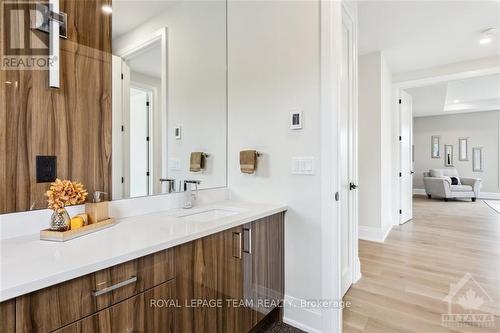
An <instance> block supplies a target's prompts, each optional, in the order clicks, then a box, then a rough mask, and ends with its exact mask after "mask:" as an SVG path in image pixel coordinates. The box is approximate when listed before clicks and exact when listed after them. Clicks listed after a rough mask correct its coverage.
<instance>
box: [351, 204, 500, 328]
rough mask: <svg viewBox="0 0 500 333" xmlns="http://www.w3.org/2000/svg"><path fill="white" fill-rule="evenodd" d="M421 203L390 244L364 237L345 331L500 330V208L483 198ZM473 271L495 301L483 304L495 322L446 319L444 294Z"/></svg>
mask: <svg viewBox="0 0 500 333" xmlns="http://www.w3.org/2000/svg"><path fill="white" fill-rule="evenodd" d="M413 209H414V218H413V220H412V221H410V222H408V223H406V224H404V225H402V226H397V227H394V228H393V230H392V231H391V232H390V234H389V236H388V237H387V239H386V241H385V243H375V242H368V241H360V242H359V256H360V260H361V271H362V275H363V276H362V278H361V280H360V281H358V282H357V283H356V284H354V285H353V286H352V287H351V288H350V289H349V291H348V292H347V294H346V296H345V300H349V301H351V303H352V306H351V307H350V308H349V309H345V310H344V332H346V333H355V332H381V333H392V332H418V333H433V332H484V333H486V332H497V333H498V332H500V214H498V213H496V212H495V211H494V210H493V209H491V208H490V207H488V206H487V205H486V204H485V203H484V202H483V201H478V202H475V203H472V202H470V201H469V202H466V201H450V202H443V201H438V200H428V199H427V198H423V197H422V198H415V199H414V206H413ZM466 273H470V274H471V275H472V277H473V278H474V279H475V280H476V281H477V282H478V283H479V284H480V285H481V287H482V288H484V290H485V291H486V292H487V293H488V295H489V296H490V297H491V298H492V299H493V301H488V302H487V303H485V304H484V305H483V306H482V307H481V308H480V309H481V310H485V309H486V310H487V311H489V313H493V314H494V315H495V317H494V319H495V327H493V328H478V327H472V328H470V327H469V328H449V327H444V326H443V325H442V324H441V323H442V317H441V314H446V313H447V311H448V304H447V303H446V302H444V301H443V298H444V297H445V296H446V295H447V294H448V293H449V291H450V284H451V283H457V282H458V281H459V280H460V279H461V278H462V277H463V276H464V274H466ZM462 292H463V291H462ZM455 304H456V302H455ZM456 306H458V305H456ZM462 311H463V309H462ZM484 312H486V311H483V313H484ZM453 313H455V312H453ZM460 313H462V312H460Z"/></svg>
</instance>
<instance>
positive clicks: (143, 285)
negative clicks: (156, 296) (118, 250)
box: [16, 250, 174, 332]
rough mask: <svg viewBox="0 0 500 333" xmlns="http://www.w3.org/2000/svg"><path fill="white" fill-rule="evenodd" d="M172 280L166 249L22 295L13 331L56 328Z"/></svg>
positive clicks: (170, 262)
mask: <svg viewBox="0 0 500 333" xmlns="http://www.w3.org/2000/svg"><path fill="white" fill-rule="evenodd" d="M173 277H174V259H173V250H165V251H160V252H157V253H154V254H151V255H148V256H146V257H141V258H138V259H134V260H131V261H128V262H125V263H123V264H120V265H116V266H113V267H110V268H107V269H104V270H101V271H98V272H95V273H92V274H88V275H85V276H82V277H79V278H76V279H73V280H70V281H67V282H63V283H61V284H58V285H55V286H52V287H48V288H45V289H42V290H39V291H36V292H33V293H30V294H27V295H23V296H21V297H18V298H17V300H16V331H17V332H48V331H52V330H55V329H58V328H60V327H62V326H64V325H67V324H69V323H72V322H74V321H77V320H79V319H81V318H83V317H85V316H88V315H91V314H93V313H95V312H97V311H99V310H102V309H104V308H106V307H109V306H111V305H113V304H115V303H118V302H120V301H122V300H124V299H126V298H129V297H131V296H134V295H137V294H139V293H141V292H143V291H144V290H146V289H149V288H152V287H154V286H156V285H159V284H161V283H163V282H166V281H168V280H170V279H172V278H173Z"/></svg>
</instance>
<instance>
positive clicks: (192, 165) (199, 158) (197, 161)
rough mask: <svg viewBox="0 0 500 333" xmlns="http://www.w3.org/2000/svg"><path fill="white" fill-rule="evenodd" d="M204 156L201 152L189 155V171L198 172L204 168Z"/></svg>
mask: <svg viewBox="0 0 500 333" xmlns="http://www.w3.org/2000/svg"><path fill="white" fill-rule="evenodd" d="M204 158H205V157H204V156H203V152H201V151H194V152H192V153H191V158H190V160H189V171H191V172H198V171H201V170H202V169H203V168H204V167H205V166H204V163H203V162H204Z"/></svg>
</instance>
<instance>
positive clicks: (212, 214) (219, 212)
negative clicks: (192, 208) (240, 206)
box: [179, 208, 241, 222]
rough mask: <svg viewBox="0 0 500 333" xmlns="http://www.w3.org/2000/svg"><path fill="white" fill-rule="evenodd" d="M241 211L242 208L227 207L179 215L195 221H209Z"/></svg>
mask: <svg viewBox="0 0 500 333" xmlns="http://www.w3.org/2000/svg"><path fill="white" fill-rule="evenodd" d="M239 213H241V211H240V210H236V209H225V208H212V209H207V210H204V211H201V212H193V213H191V214H185V215H182V216H179V218H181V219H186V220H189V221H194V222H207V221H213V220H217V219H220V218H223V217H227V216H232V215H236V214H239Z"/></svg>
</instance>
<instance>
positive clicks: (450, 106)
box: [406, 74, 500, 117]
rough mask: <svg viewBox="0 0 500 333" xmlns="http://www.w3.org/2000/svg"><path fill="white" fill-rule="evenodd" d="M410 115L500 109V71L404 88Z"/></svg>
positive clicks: (423, 115) (421, 115) (422, 115)
mask: <svg viewBox="0 0 500 333" xmlns="http://www.w3.org/2000/svg"><path fill="white" fill-rule="evenodd" d="M406 92H408V93H409V94H410V95H411V96H412V99H413V116H414V117H425V116H434V115H446V114H454V113H464V112H478V111H492V110H500V74H494V75H487V76H480V77H475V78H469V79H464V80H456V81H449V82H444V83H439V84H434V85H430V86H424V87H418V88H411V89H406Z"/></svg>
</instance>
